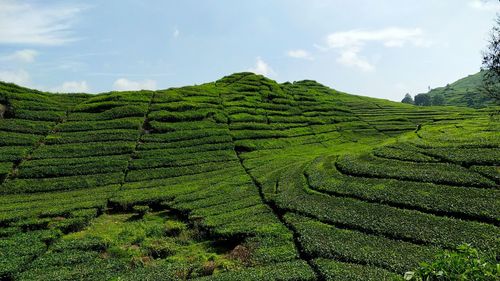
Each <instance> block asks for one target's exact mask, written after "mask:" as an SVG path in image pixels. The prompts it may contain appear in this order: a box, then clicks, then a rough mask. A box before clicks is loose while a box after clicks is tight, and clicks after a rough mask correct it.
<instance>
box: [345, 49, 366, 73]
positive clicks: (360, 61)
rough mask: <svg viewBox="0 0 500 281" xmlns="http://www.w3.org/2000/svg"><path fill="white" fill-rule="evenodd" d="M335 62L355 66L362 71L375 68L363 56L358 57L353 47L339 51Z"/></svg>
mask: <svg viewBox="0 0 500 281" xmlns="http://www.w3.org/2000/svg"><path fill="white" fill-rule="evenodd" d="M337 62H338V63H340V64H343V65H346V66H352V67H357V68H359V69H360V70H362V71H364V72H369V71H373V70H375V66H374V65H372V64H371V63H369V62H368V61H367V60H366V59H365V58H363V57H360V56H359V55H358V52H357V50H354V49H352V50H345V51H343V52H341V53H340V57H339V58H338V59H337Z"/></svg>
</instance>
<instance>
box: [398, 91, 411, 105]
mask: <svg viewBox="0 0 500 281" xmlns="http://www.w3.org/2000/svg"><path fill="white" fill-rule="evenodd" d="M401 102H402V103H407V104H413V98H412V96H411V95H410V94H408V93H407V94H406V95H405V97H404V98H403V100H401Z"/></svg>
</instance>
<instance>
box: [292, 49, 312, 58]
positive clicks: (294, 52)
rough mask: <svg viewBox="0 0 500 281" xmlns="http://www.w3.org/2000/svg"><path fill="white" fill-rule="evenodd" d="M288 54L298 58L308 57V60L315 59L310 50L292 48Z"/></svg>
mask: <svg viewBox="0 0 500 281" xmlns="http://www.w3.org/2000/svg"><path fill="white" fill-rule="evenodd" d="M286 54H287V56H289V57H291V58H296V59H306V60H312V59H313V57H312V55H311V54H310V53H309V52H308V51H306V50H302V49H297V50H290V51H288V52H287V53H286Z"/></svg>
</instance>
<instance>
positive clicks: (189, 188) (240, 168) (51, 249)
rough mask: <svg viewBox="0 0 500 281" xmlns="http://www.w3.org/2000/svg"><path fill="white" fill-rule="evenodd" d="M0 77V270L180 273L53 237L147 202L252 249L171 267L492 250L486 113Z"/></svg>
mask: <svg viewBox="0 0 500 281" xmlns="http://www.w3.org/2000/svg"><path fill="white" fill-rule="evenodd" d="M1 85H2V87H3V88H2V89H1V92H0V103H1V104H4V105H7V111H6V112H5V114H4V118H3V119H0V136H1V137H0V151H1V152H2V153H1V154H0V169H1V171H0V177H1V178H2V180H3V183H2V185H0V192H1V193H2V195H1V197H0V202H1V203H2V204H0V226H1V228H0V249H1V251H0V252H1V253H2V254H1V255H0V277H3V278H7V279H8V278H12V279H20V280H31V279H40V278H45V279H60V280H71V279H74V278H76V277H77V276H78V277H79V278H83V279H88V280H93V279H99V278H104V277H102V276H107V277H106V278H117V277H119V278H121V279H124V280H142V279H145V278H151V277H152V276H158V275H159V274H161V276H163V278H165V280H171V279H176V278H177V279H179V278H181V277H180V276H179V274H178V271H175V270H173V269H169V268H162V267H160V266H159V265H157V263H155V262H154V258H152V257H149V259H153V262H150V263H149V264H145V265H144V266H143V267H140V268H136V267H130V266H128V265H123V264H114V263H111V260H110V259H107V258H106V256H107V255H108V254H107V251H108V250H109V249H108V246H107V245H106V244H105V243H104V244H103V243H102V242H99V241H81V243H82V245H80V244H75V245H66V244H64V243H63V244H61V241H64V237H65V236H66V235H67V234H68V233H72V232H77V231H80V230H81V229H83V228H84V227H85V226H87V225H88V224H89V223H91V222H92V220H93V219H94V218H96V217H98V216H100V215H101V214H103V213H113V212H137V211H138V210H140V209H141V208H143V207H141V206H146V205H147V206H149V207H150V208H152V209H154V210H165V209H168V210H172V211H174V212H175V213H177V214H178V215H179V217H181V218H182V219H183V220H185V221H186V222H188V223H189V224H190V225H193V226H195V227H197V228H200V229H203V233H204V234H203V238H202V239H212V240H217V241H220V242H221V243H224V244H226V245H232V246H231V247H234V246H236V248H235V249H241V248H244V249H247V250H248V251H249V252H250V253H249V257H248V258H246V260H245V262H244V264H245V266H244V268H239V269H237V270H225V271H222V272H216V273H214V274H213V275H211V272H209V273H206V274H205V275H207V276H205V277H201V275H199V274H195V273H190V274H188V275H186V276H184V277H182V278H191V279H193V278H198V277H201V278H200V279H203V280H256V279H259V280H277V279H278V280H316V279H320V280H391V279H400V278H401V277H400V276H401V274H402V273H404V272H405V271H408V270H411V269H412V268H415V267H416V266H418V264H419V263H420V262H422V261H428V260H430V259H432V257H433V256H434V255H435V254H436V253H438V252H440V251H441V250H442V249H453V248H455V247H456V246H457V245H459V244H461V243H472V244H473V245H474V246H475V247H477V248H479V249H481V250H485V251H493V252H494V253H497V254H498V253H500V247H499V243H498V241H500V240H499V239H500V228H499V223H500V213H499V211H498V210H500V196H499V195H500V194H499V182H500V176H499V174H500V172H499V170H498V165H499V163H500V155H499V154H498V151H499V149H498V148H499V146H500V139H499V137H498V135H499V134H498V132H499V131H500V128H499V127H498V122H497V121H495V120H491V119H490V117H489V115H488V114H489V110H490V109H485V110H482V111H478V110H471V109H460V108H453V107H443V108H433V107H429V108H426V109H420V108H415V107H413V106H408V105H401V104H396V103H392V102H388V101H383V100H377V99H371V98H365V97H358V96H352V95H348V94H344V93H340V92H337V91H334V90H332V89H329V88H327V87H324V86H322V85H320V84H318V83H316V82H314V81H308V80H306V81H300V82H294V83H284V84H277V83H276V82H274V81H272V80H269V79H266V78H264V77H262V76H258V75H253V74H250V73H240V74H233V75H230V76H227V77H224V78H222V79H220V80H218V81H217V82H215V83H208V84H204V85H201V86H190V87H183V88H176V89H167V90H162V91H155V92H151V91H141V92H120V93H118V92H112V93H107V94H100V95H96V96H92V95H76V96H71V95H52V94H46V93H40V92H36V91H30V90H27V89H24V88H19V87H15V86H13V85H10V84H1ZM56 116H57V118H56ZM61 238H63V239H62V240H61ZM79 243H80V242H79ZM61 245H64V246H61ZM61 247H62V248H61ZM58 253H60V254H58ZM62 257H66V258H62ZM33 261H34V262H33ZM43 274H46V275H45V276H44V275H43ZM202 275H203V274H202ZM148 276H149V277H148Z"/></svg>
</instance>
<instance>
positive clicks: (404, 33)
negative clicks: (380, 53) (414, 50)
mask: <svg viewBox="0 0 500 281" xmlns="http://www.w3.org/2000/svg"><path fill="white" fill-rule="evenodd" d="M371 42H374V43H380V44H382V45H383V46H385V47H387V48H396V47H399V48H400V47H404V46H405V45H407V44H411V45H413V46H416V47H429V46H430V45H431V42H429V41H428V40H426V39H425V38H424V32H423V31H422V30H421V29H420V28H413V29H405V28H397V27H391V28H385V29H379V30H358V29H356V30H349V31H343V32H335V33H332V34H329V35H328V36H327V37H326V47H324V48H326V49H336V50H338V51H339V53H340V55H339V58H338V59H337V61H338V62H339V63H341V64H343V65H347V66H353V67H357V68H359V69H361V70H362V71H373V70H374V69H375V66H374V65H373V64H371V63H370V62H369V61H367V60H366V59H365V58H363V57H362V56H360V53H361V52H362V50H363V47H364V46H365V45H366V44H367V43H371Z"/></svg>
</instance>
